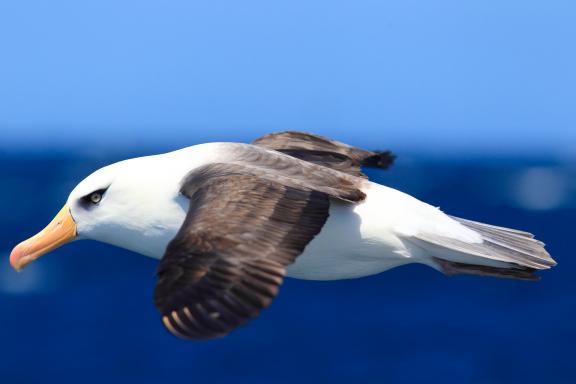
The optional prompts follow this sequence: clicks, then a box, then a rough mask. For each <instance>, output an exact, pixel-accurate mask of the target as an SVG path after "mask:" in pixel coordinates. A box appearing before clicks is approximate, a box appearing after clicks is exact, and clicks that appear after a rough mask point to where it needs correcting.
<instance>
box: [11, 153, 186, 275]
mask: <svg viewBox="0 0 576 384" xmlns="http://www.w3.org/2000/svg"><path fill="white" fill-rule="evenodd" d="M163 160H164V159H163V158H162V156H151V157H142V158H136V159H131V160H126V161H122V162H119V163H116V164H112V165H110V166H107V167H104V168H101V169H99V170H97V171H96V172H94V173H93V174H91V175H90V176H88V177H87V178H86V179H84V180H83V181H82V182H80V183H79V184H78V185H77V186H76V187H75V188H74V190H73V191H72V192H71V193H70V196H69V197H68V201H67V203H66V205H65V206H64V208H62V210H61V211H60V213H58V215H57V216H56V217H55V218H54V220H53V221H52V222H51V223H50V224H49V225H48V226H47V227H46V228H45V229H44V230H42V231H41V232H40V233H38V234H37V235H35V236H33V237H32V238H30V239H28V240H26V241H24V242H22V243H20V244H19V245H18V246H16V247H15V248H14V250H13V251H12V254H11V255H10V263H11V264H12V266H13V267H14V268H16V269H21V268H23V267H24V266H26V265H27V264H28V263H30V262H32V261H33V260H35V259H37V258H38V257H40V256H42V255H43V254H46V253H48V252H49V251H51V250H53V249H55V248H57V247H59V246H60V245H62V244H64V243H67V242H69V241H71V240H75V239H92V240H98V241H101V242H105V243H109V244H113V245H116V246H119V247H122V248H126V249H129V250H132V251H135V252H138V253H142V254H145V255H147V256H152V257H157V258H160V257H161V256H162V254H163V252H164V249H165V247H166V245H167V244H168V242H169V241H170V240H171V239H172V237H173V236H174V235H175V234H176V232H177V230H178V228H179V227H180V225H181V224H182V221H183V220H184V217H185V215H186V210H187V201H186V199H184V198H183V197H182V196H180V195H179V187H180V185H179V181H180V180H181V178H182V175H181V171H179V170H172V171H171V169H170V167H169V164H167V163H166V162H165V161H163Z"/></svg>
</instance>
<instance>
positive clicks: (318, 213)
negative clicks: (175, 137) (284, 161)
mask: <svg viewBox="0 0 576 384" xmlns="http://www.w3.org/2000/svg"><path fill="white" fill-rule="evenodd" d="M224 166H225V165H224V164H216V165H212V166H209V167H207V168H206V169H204V170H200V171H198V172H195V174H194V175H192V176H190V177H188V179H187V180H186V182H185V183H184V185H183V187H182V193H183V194H184V195H185V196H187V197H189V198H190V208H189V211H188V215H187V217H186V219H185V221H184V223H183V225H182V227H181V229H180V231H179V232H178V234H177V235H176V237H175V238H174V239H173V240H172V241H171V242H170V244H169V245H168V247H167V249H166V253H165V255H164V258H163V259H162V261H161V262H160V266H159V269H158V279H159V280H158V283H157V286H156V290H155V304H156V306H157V307H158V309H159V310H160V312H161V315H162V321H163V323H164V325H165V326H166V327H167V328H168V329H169V330H170V332H172V333H173V334H174V335H176V336H179V337H183V338H188V339H208V338H213V337H218V336H223V335H226V334H227V333H228V332H230V331H231V330H233V329H234V328H236V327H237V326H239V325H241V324H242V323H244V322H246V321H248V320H249V319H251V318H254V317H255V316H257V315H258V314H259V312H260V310H262V309H263V308H266V307H267V306H268V305H269V304H270V303H271V301H272V299H273V298H274V297H275V296H276V294H277V292H278V287H279V285H280V284H281V283H282V280H283V277H284V274H285V267H286V266H287V265H289V264H291V263H292V262H293V261H294V260H295V258H296V257H297V256H298V255H299V254H300V253H301V252H302V251H303V250H304V248H305V247H306V245H307V244H308V243H309V242H310V241H311V240H312V239H313V238H314V236H316V234H318V233H319V232H320V230H321V229H322V226H323V225H324V223H325V221H326V219H327V218H328V210H329V205H330V202H329V195H328V194H327V193H325V192H322V191H317V190H313V189H311V188H307V187H306V186H303V185H286V184H284V183H281V182H279V181H276V180H270V179H265V178H262V177H259V176H257V175H254V174H242V172H240V170H239V169H238V166H237V165H236V166H233V165H230V166H231V167H232V168H233V169H232V170H231V171H230V172H224V171H223V169H222V168H223V167H224Z"/></svg>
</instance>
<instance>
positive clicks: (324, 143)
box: [252, 131, 396, 177]
mask: <svg viewBox="0 0 576 384" xmlns="http://www.w3.org/2000/svg"><path fill="white" fill-rule="evenodd" d="M252 144H254V145H258V146H261V147H265V148H268V149H273V150H276V151H279V152H283V153H286V154H288V155H290V156H293V157H296V158H298V159H302V160H305V161H309V162H312V163H316V164H319V165H323V166H325V167H329V168H332V169H336V170H338V171H341V172H345V173H348V174H351V175H354V176H361V177H365V175H364V174H363V173H362V170H361V169H360V167H361V166H366V167H375V168H383V169H387V168H389V167H390V166H391V165H392V164H393V162H394V159H395V157H396V156H394V155H393V154H392V153H391V152H390V151H383V152H380V151H366V150H364V149H360V148H356V147H352V146H350V145H348V144H344V143H341V142H339V141H335V140H331V139H327V138H325V137H322V136H318V135H314V134H311V133H304V132H294V131H287V132H277V133H271V134H269V135H266V136H263V137H261V138H259V139H256V140H254V141H253V142H252Z"/></svg>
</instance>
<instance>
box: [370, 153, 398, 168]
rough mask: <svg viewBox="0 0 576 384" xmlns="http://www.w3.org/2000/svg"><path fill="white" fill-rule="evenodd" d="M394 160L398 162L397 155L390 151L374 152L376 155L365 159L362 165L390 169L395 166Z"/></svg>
mask: <svg viewBox="0 0 576 384" xmlns="http://www.w3.org/2000/svg"><path fill="white" fill-rule="evenodd" d="M394 160H396V155H395V154H393V153H392V152H390V151H374V155H372V156H369V157H367V158H365V159H364V160H363V161H362V165H365V166H367V167H374V168H382V169H388V168H390V167H391V166H392V164H394Z"/></svg>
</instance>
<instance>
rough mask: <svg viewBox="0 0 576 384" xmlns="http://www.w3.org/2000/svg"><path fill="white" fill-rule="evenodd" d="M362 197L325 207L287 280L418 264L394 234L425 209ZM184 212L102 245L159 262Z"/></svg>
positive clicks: (175, 210) (395, 198) (177, 205)
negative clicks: (325, 213) (415, 212)
mask: <svg viewBox="0 0 576 384" xmlns="http://www.w3.org/2000/svg"><path fill="white" fill-rule="evenodd" d="M364 192H365V193H366V195H367V196H366V200H365V201H363V202H362V203H359V204H352V203H345V202H342V201H338V200H332V201H331V206H330V216H329V218H328V220H327V222H326V224H325V225H324V227H323V228H322V231H321V232H320V233H319V234H318V235H317V236H316V238H314V240H312V242H310V244H308V246H307V247H306V249H305V250H304V253H303V254H302V255H300V256H298V258H297V259H296V262H295V263H294V264H293V265H291V266H289V267H288V276H289V277H294V278H298V279H307V280H337V279H351V278H357V277H363V276H368V275H373V274H376V273H380V272H383V271H386V270H388V269H390V268H393V267H397V266H400V265H403V264H407V263H411V262H415V261H419V260H417V259H415V258H414V257H413V255H412V254H411V253H410V252H409V251H408V250H407V249H406V247H405V245H404V243H402V241H401V239H400V238H399V237H398V236H397V233H398V231H397V230H398V228H401V227H402V223H403V222H404V221H406V220H405V217H406V211H410V210H411V207H410V206H412V205H413V204H414V203H416V205H426V204H423V203H421V202H419V201H417V200H416V199H414V198H412V197H410V196H408V195H406V194H403V193H402V192H399V191H396V190H394V189H391V188H387V187H384V186H382V185H379V184H375V183H370V185H369V187H368V188H366V189H364ZM426 206H427V205H426ZM428 207H429V206H428ZM187 208H188V201H187V200H186V199H184V198H179V199H178V200H177V201H175V202H174V203H173V204H172V205H170V206H167V207H164V208H163V210H164V212H166V213H167V214H166V215H165V216H164V217H169V218H170V220H164V221H163V222H162V223H161V224H159V225H148V226H147V228H146V230H143V229H142V228H140V227H134V228H129V227H123V228H120V229H118V230H117V231H115V235H114V236H111V234H108V235H107V242H109V243H112V244H114V245H117V246H119V247H123V248H126V249H130V250H132V251H135V252H138V253H141V254H143V255H146V256H150V257H153V258H156V259H160V258H162V256H163V255H164V250H165V249H166V246H167V245H168V242H169V241H170V240H172V238H173V237H174V236H175V235H176V233H177V231H178V229H179V228H180V225H181V224H182V222H183V221H184V218H185V215H186V210H187ZM429 208H431V207H429ZM408 216H409V215H408ZM133 222H138V220H133Z"/></svg>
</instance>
